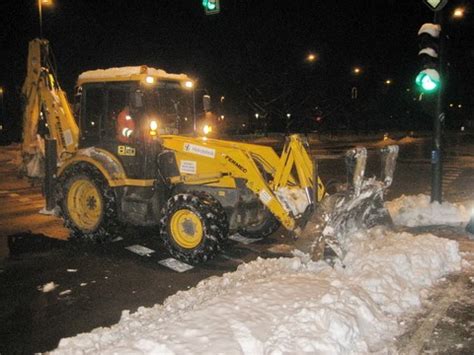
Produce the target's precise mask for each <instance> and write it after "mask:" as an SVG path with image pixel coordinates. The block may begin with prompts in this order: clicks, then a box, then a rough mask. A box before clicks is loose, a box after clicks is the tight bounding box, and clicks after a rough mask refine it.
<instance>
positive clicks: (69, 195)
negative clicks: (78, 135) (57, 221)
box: [58, 164, 119, 242]
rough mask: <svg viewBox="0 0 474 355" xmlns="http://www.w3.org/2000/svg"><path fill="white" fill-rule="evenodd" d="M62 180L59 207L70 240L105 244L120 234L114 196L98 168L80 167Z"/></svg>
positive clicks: (69, 172) (68, 172) (76, 166)
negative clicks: (84, 240) (68, 231)
mask: <svg viewBox="0 0 474 355" xmlns="http://www.w3.org/2000/svg"><path fill="white" fill-rule="evenodd" d="M60 181H61V182H60V187H59V188H60V193H59V200H58V205H59V206H60V207H61V217H62V218H63V220H64V225H65V226H66V227H67V228H68V229H69V230H70V238H71V239H88V240H93V241H96V242H105V241H107V240H109V239H110V238H111V237H112V236H114V235H116V234H118V232H119V222H118V216H117V204H116V198H115V194H114V192H113V190H112V189H111V188H110V186H109V185H108V184H107V182H106V180H105V178H104V177H103V175H102V174H101V173H100V172H99V171H98V170H97V169H95V168H93V167H91V166H88V165H86V164H77V165H75V166H73V167H71V168H70V169H68V171H66V173H65V174H64V175H63V177H62V178H61V180H60Z"/></svg>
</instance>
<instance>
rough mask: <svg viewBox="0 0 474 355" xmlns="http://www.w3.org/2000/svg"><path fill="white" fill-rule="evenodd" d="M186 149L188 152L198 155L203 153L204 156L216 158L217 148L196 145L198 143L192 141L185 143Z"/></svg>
mask: <svg viewBox="0 0 474 355" xmlns="http://www.w3.org/2000/svg"><path fill="white" fill-rule="evenodd" d="M184 151H185V152H188V153H193V154H197V155H201V156H203V157H208V158H215V157H216V150H215V149H211V148H207V147H203V146H201V145H196V144H191V143H185V144H184Z"/></svg>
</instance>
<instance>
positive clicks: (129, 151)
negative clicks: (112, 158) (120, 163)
mask: <svg viewBox="0 0 474 355" xmlns="http://www.w3.org/2000/svg"><path fill="white" fill-rule="evenodd" d="M117 153H118V155H125V156H127V157H134V156H135V154H136V150H135V148H132V147H128V146H126V145H119V146H118V147H117Z"/></svg>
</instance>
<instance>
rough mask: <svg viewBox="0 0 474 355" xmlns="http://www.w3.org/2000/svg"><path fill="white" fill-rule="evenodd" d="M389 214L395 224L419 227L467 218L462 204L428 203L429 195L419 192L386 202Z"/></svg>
mask: <svg viewBox="0 0 474 355" xmlns="http://www.w3.org/2000/svg"><path fill="white" fill-rule="evenodd" d="M385 206H386V207H387V209H388V211H389V213H390V216H391V217H392V219H393V222H394V223H395V224H396V225H402V226H408V227H419V226H430V225H441V224H447V225H460V224H463V223H466V222H467V221H468V220H469V213H468V211H467V210H466V208H465V207H464V206H458V205H456V204H453V203H449V202H443V203H441V204H439V203H438V202H434V203H430V197H429V196H427V195H423V194H419V195H417V196H405V195H402V196H401V197H399V198H397V199H395V200H392V201H389V202H386V203H385Z"/></svg>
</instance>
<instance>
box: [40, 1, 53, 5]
mask: <svg viewBox="0 0 474 355" xmlns="http://www.w3.org/2000/svg"><path fill="white" fill-rule="evenodd" d="M51 5H53V1H52V0H41V6H51Z"/></svg>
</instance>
